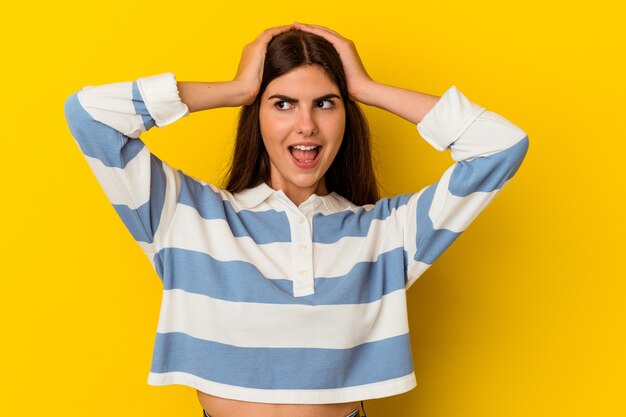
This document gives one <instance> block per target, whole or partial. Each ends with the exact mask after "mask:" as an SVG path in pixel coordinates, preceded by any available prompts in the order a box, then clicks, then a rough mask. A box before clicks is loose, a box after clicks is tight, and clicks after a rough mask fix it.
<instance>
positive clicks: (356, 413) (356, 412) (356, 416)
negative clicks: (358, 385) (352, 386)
mask: <svg viewBox="0 0 626 417" xmlns="http://www.w3.org/2000/svg"><path fill="white" fill-rule="evenodd" d="M202 415H203V417H211V416H210V415H209V413H207V412H206V410H202ZM346 417H359V407H357V408H356V409H355V410H354V411H353V412H351V413H350V414H348V415H347V416H346Z"/></svg>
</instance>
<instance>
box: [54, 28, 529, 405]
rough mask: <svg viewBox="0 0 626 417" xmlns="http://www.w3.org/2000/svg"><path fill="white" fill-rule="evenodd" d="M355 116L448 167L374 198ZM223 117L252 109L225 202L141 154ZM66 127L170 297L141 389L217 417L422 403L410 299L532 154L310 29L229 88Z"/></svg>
mask: <svg viewBox="0 0 626 417" xmlns="http://www.w3.org/2000/svg"><path fill="white" fill-rule="evenodd" d="M357 102H360V103H364V104H367V105H371V106H376V107H379V108H381V109H385V110H388V111H390V112H392V113H394V114H396V115H398V116H400V117H401V118H403V119H406V120H408V121H409V122H411V123H413V124H416V125H417V128H418V130H419V132H420V134H421V136H422V137H423V138H424V139H425V140H426V141H428V143H430V144H431V145H432V146H433V147H434V148H435V149H437V150H440V151H443V150H445V149H450V150H451V155H452V158H453V160H454V161H455V164H454V165H452V166H451V167H450V168H449V169H447V170H446V171H445V172H444V173H443V175H442V176H441V178H440V179H439V181H437V182H436V183H434V184H432V185H430V186H426V187H422V188H421V189H420V190H419V191H416V192H414V193H410V194H406V195H399V196H396V197H393V198H390V199H388V198H383V199H379V197H378V192H377V189H376V180H375V175H374V171H373V168H372V161H371V154H370V141H369V130H368V127H367V123H366V120H365V118H364V117H363V115H362V113H361V112H360V110H359V106H358V104H357ZM225 106H243V107H242V110H241V114H240V120H239V127H238V132H237V138H236V143H235V150H234V157H233V161H232V166H231V168H230V172H229V175H228V179H227V181H226V182H227V184H226V186H225V188H224V189H220V188H218V187H216V186H215V185H212V184H208V183H206V182H204V181H202V180H199V179H195V178H193V177H191V176H189V175H186V174H184V173H183V172H182V171H180V170H176V169H173V168H172V167H170V166H169V165H168V164H167V163H165V162H163V161H161V160H160V159H159V158H157V157H156V156H155V155H153V154H151V153H150V151H149V150H148V149H147V148H146V146H145V145H144V143H143V142H142V141H141V140H140V139H139V136H140V134H141V132H143V131H146V130H148V129H150V128H151V127H153V126H154V125H156V126H158V127H163V126H166V125H168V124H170V123H173V122H175V121H176V120H178V119H180V118H181V117H183V116H186V115H188V114H189V113H190V112H197V111H201V110H207V109H212V108H217V107H225ZM65 111H66V116H67V120H68V124H69V126H70V130H71V132H72V135H73V136H74V138H75V139H76V140H77V142H78V145H79V146H80V149H81V151H82V152H83V154H84V155H85V157H86V159H87V161H88V163H89V165H90V167H91V169H92V170H93V172H94V173H95V175H96V177H97V179H98V181H99V182H100V184H101V185H102V187H103V188H104V191H105V192H106V194H107V196H108V198H109V199H110V201H111V202H112V203H113V206H114V207H115V209H116V211H117V213H118V215H119V216H120V217H121V219H122V220H123V222H124V224H125V225H126V226H127V228H128V229H129V231H130V232H131V234H132V235H133V237H134V238H135V240H136V241H137V242H138V243H139V244H140V245H141V247H142V248H143V250H144V252H145V253H146V255H147V256H148V258H149V259H150V261H151V262H152V264H153V266H154V267H155V269H156V272H157V273H158V275H159V277H160V278H161V280H162V281H163V300H162V306H161V313H160V318H159V325H158V331H157V336H156V341H155V349H154V356H153V362H152V369H151V372H150V374H149V377H148V383H149V384H153V385H167V384H183V385H188V386H191V387H194V388H196V389H197V390H198V397H199V399H200V403H201V405H202V407H203V409H204V410H203V414H205V415H210V416H212V417H244V416H246V417H248V416H254V417H284V416H290V417H343V416H358V415H359V402H360V401H361V405H362V400H365V399H368V398H380V397H386V396H391V395H395V394H399V393H402V392H406V391H408V390H410V389H412V388H413V387H415V385H416V383H415V375H414V373H413V364H412V358H411V346H410V340H409V335H408V322H407V312H406V304H405V303H406V290H407V289H408V288H409V287H410V286H411V285H412V284H413V282H415V280H416V279H417V278H418V277H419V276H420V275H421V274H422V273H423V272H424V271H425V270H426V269H427V268H428V267H429V266H430V265H432V263H433V262H434V261H435V260H436V259H437V258H438V257H439V256H440V255H441V254H442V253H443V252H444V251H445V250H446V248H447V247H449V246H450V244H451V243H452V242H453V241H454V240H455V239H456V238H457V237H458V236H459V235H460V234H461V233H462V232H463V231H464V230H465V229H466V228H467V227H468V225H469V224H470V223H471V222H472V221H473V220H474V219H475V218H476V216H477V215H478V214H479V213H480V212H481V211H482V210H483V209H484V208H485V206H486V205H487V204H488V203H489V202H490V201H491V200H492V199H493V198H494V197H495V196H496V195H497V194H498V193H499V192H500V190H501V189H502V188H503V187H504V186H505V185H506V183H507V182H508V181H509V180H510V179H511V177H512V176H513V175H514V174H515V172H516V171H517V169H518V168H519V166H520V164H521V163H522V160H523V159H524V156H525V154H526V152H527V148H528V137H527V136H526V134H525V133H524V131H522V130H521V129H519V128H518V127H516V126H515V125H513V124H512V123H510V122H509V121H507V120H506V119H504V118H502V117H500V116H498V115H497V114H495V113H492V112H490V111H487V110H485V109H484V108H483V107H481V106H479V105H477V104H474V103H472V102H470V101H469V100H468V99H467V98H466V97H465V96H464V95H463V94H462V93H461V92H460V91H459V90H457V89H456V88H455V87H450V88H449V89H448V90H447V91H446V92H445V93H444V94H443V95H442V96H441V97H435V96H431V95H428V94H423V93H419V92H415V91H410V90H407V89H402V88H398V87H393V86H389V85H384V84H381V83H378V82H376V81H374V80H372V79H371V78H370V77H369V75H368V74H367V72H366V71H365V69H364V67H363V64H362V62H361V60H360V58H359V56H358V54H357V50H356V48H355V46H354V44H353V43H352V42H351V41H349V40H347V39H345V38H343V37H342V36H340V35H339V34H337V33H336V32H334V31H332V30H330V29H328V28H324V27H321V26H314V25H302V24H293V25H289V26H282V27H275V28H271V29H268V30H266V31H264V32H263V33H262V34H261V35H260V36H259V37H258V38H257V39H256V40H255V41H253V42H252V43H251V44H249V45H247V46H246V47H245V48H244V50H243V54H242V57H241V61H240V64H239V68H238V71H237V74H236V76H235V78H234V80H232V81H229V82H221V83H214V82H182V81H176V79H175V76H174V74H172V73H165V74H159V75H155V76H151V77H145V78H139V79H138V80H137V81H134V82H124V83H114V84H107V85H102V86H96V87H85V88H83V89H81V90H79V91H78V92H76V93H74V94H72V95H71V96H70V97H69V98H68V99H67V101H66V104H65ZM388 140H390V139H388ZM416 190H417V187H416Z"/></svg>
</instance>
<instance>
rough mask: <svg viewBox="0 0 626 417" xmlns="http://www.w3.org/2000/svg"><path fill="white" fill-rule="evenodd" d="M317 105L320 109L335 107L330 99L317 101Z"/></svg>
mask: <svg viewBox="0 0 626 417" xmlns="http://www.w3.org/2000/svg"><path fill="white" fill-rule="evenodd" d="M317 107H319V108H321V109H332V108H333V107H335V103H334V102H333V101H332V100H322V101H320V102H318V103H317Z"/></svg>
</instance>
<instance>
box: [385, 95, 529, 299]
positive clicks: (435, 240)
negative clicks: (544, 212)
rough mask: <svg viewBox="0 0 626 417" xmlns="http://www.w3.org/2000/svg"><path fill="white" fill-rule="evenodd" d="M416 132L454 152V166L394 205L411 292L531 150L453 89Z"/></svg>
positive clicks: (519, 135) (518, 132) (517, 132)
mask: <svg viewBox="0 0 626 417" xmlns="http://www.w3.org/2000/svg"><path fill="white" fill-rule="evenodd" d="M417 129H418V131H419V132H420V134H421V136H422V137H423V138H424V139H425V140H426V141H427V142H428V143H430V144H431V145H432V146H433V147H434V148H435V149H437V150H439V151H444V150H446V149H450V152H451V156H452V159H453V160H454V161H456V163H455V164H454V165H452V166H451V167H449V168H448V169H447V170H446V171H445V172H444V173H443V175H442V176H441V178H440V179H439V181H437V182H436V183H434V184H432V185H430V186H428V187H424V188H423V189H422V190H421V191H419V192H418V193H415V194H409V195H406V196H399V197H397V198H396V199H394V200H397V201H393V203H392V204H394V205H398V204H403V203H406V210H405V211H404V215H405V216H406V218H405V220H404V248H405V251H406V256H407V265H406V266H407V282H406V287H407V288H408V287H410V286H411V285H412V284H413V283H414V282H415V280H416V279H417V278H418V277H419V276H420V275H421V274H423V273H424V271H425V270H426V269H428V267H430V266H431V265H432V264H433V262H435V260H436V259H437V258H438V257H439V256H440V255H441V254H442V253H443V252H444V251H445V250H446V249H447V248H448V247H449V246H450V245H451V244H452V242H454V241H455V240H456V238H457V237H458V236H459V235H460V234H461V233H462V232H463V231H464V230H465V229H466V228H467V227H468V226H469V224H470V223H471V222H472V221H473V220H474V219H475V218H476V217H477V216H478V215H479V214H480V213H481V212H482V211H483V210H484V209H485V207H486V206H487V205H488V204H489V203H490V202H491V201H492V200H493V198H494V197H495V196H496V195H498V194H499V193H500V191H501V190H502V188H503V187H504V186H505V185H506V184H507V183H508V181H509V180H510V179H511V178H512V177H513V175H515V173H516V172H517V170H518V168H519V167H520V165H521V163H522V161H523V159H524V157H525V155H526V153H527V151H528V136H527V135H526V133H525V132H524V131H523V130H522V129H520V128H519V127H517V126H515V125H514V124H513V123H511V122H509V121H508V120H506V119H504V118H503V117H501V116H499V115H497V114H495V113H493V112H491V111H488V110H485V109H484V108H483V107H481V106H479V105H477V104H475V103H472V102H470V101H469V100H468V99H467V98H466V97H465V96H464V95H463V94H462V93H461V92H460V91H459V90H458V89H457V88H456V87H454V86H452V87H450V88H449V89H448V90H447V91H446V92H445V93H444V94H443V95H442V97H441V99H440V100H439V101H438V102H437V104H436V105H435V106H434V107H433V109H431V110H430V111H429V112H428V113H427V114H426V115H425V117H424V118H423V120H422V121H421V123H419V124H418V125H417ZM407 199H408V200H407ZM401 200H404V202H402V201H401Z"/></svg>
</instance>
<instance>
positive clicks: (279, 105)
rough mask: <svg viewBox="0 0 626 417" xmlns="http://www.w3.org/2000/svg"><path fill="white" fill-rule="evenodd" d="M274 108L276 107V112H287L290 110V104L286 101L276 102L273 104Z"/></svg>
mask: <svg viewBox="0 0 626 417" xmlns="http://www.w3.org/2000/svg"><path fill="white" fill-rule="evenodd" d="M274 106H276V108H277V109H278V110H289V109H290V108H291V103H289V102H288V101H277V102H276V103H274Z"/></svg>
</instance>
